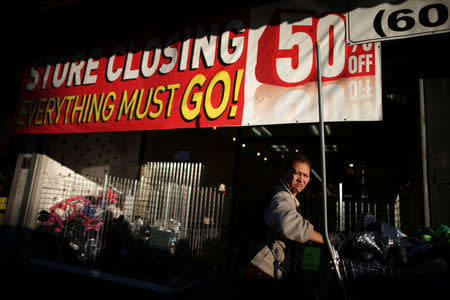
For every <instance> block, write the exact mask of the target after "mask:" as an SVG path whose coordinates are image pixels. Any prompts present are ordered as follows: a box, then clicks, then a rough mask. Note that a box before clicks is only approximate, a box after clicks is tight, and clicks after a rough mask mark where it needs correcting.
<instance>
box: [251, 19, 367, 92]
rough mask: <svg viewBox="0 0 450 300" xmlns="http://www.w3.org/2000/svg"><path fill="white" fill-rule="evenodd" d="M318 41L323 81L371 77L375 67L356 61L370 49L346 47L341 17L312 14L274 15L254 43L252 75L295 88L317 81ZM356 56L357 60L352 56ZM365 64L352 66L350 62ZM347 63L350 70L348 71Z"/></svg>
mask: <svg viewBox="0 0 450 300" xmlns="http://www.w3.org/2000/svg"><path fill="white" fill-rule="evenodd" d="M316 41H320V42H321V59H322V61H321V68H322V69H321V71H322V76H323V78H322V79H323V80H324V81H326V80H335V79H338V78H341V77H345V76H349V77H354V76H361V75H373V74H374V73H375V64H374V63H373V60H372V61H370V65H369V64H367V62H364V59H360V57H361V55H365V53H366V54H367V53H370V55H371V58H372V59H373V58H374V54H373V53H374V47H372V46H373V45H372V44H369V45H370V46H367V45H364V47H361V46H360V47H358V48H356V47H350V46H346V44H345V17H344V16H343V15H341V14H337V13H328V14H322V15H319V16H314V13H313V12H310V11H302V12H289V11H279V12H278V13H276V14H275V15H274V16H273V17H272V19H271V21H270V23H269V25H268V26H266V29H265V30H264V32H263V33H262V35H261V37H260V39H259V41H258V54H257V62H256V67H255V76H256V78H257V80H258V81H259V82H261V83H265V84H271V85H279V86H298V85H302V84H304V83H306V82H308V81H311V80H317V66H316V54H315V42H316ZM358 55H359V56H360V57H359V59H358V60H355V57H357V56H358ZM355 61H356V62H358V61H359V62H360V63H366V65H365V67H364V68H362V67H359V68H358V67H356V70H359V71H358V72H355V71H354V70H355V66H354V63H355ZM349 64H350V65H351V64H353V65H351V67H352V71H351V72H349V70H348V66H349Z"/></svg>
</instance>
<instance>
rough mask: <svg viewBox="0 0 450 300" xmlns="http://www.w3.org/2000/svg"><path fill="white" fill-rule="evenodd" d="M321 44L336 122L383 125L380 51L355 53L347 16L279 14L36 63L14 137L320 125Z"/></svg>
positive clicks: (367, 48)
mask: <svg viewBox="0 0 450 300" xmlns="http://www.w3.org/2000/svg"><path fill="white" fill-rule="evenodd" d="M267 16H268V17H267ZM204 21H205V20H204ZM260 22H263V24H259V23H260ZM256 24H259V25H256ZM316 40H321V42H322V45H323V46H322V47H323V49H322V53H324V56H323V58H322V68H323V71H322V73H323V74H324V75H323V76H324V77H323V80H324V81H325V84H324V93H325V96H326V99H328V100H326V101H327V103H326V107H328V115H329V116H331V118H328V120H329V121H344V120H377V119H380V117H381V100H380V99H381V96H380V92H379V90H380V88H381V84H380V77H379V76H380V75H379V74H380V70H379V56H378V49H377V47H375V45H374V44H364V45H358V46H346V45H345V18H344V16H343V15H340V14H337V13H327V14H315V13H314V12H310V11H287V10H279V9H273V10H263V11H258V10H255V11H253V12H251V13H250V12H248V13H245V14H243V15H242V14H241V15H240V16H233V17H230V18H224V21H222V22H217V21H215V22H206V21H205V22H204V23H201V22H197V23H196V25H193V26H185V27H184V28H182V29H181V30H179V31H175V32H173V34H169V35H164V36H159V35H158V34H148V35H145V34H144V35H142V36H141V37H139V38H137V39H133V40H130V41H128V42H125V43H119V44H117V45H115V46H113V47H105V48H102V49H95V50H92V51H91V53H89V54H88V55H80V56H77V57H72V58H70V59H59V60H56V61H55V62H51V63H44V64H35V65H33V66H31V67H30V68H28V69H27V70H25V72H24V76H23V82H22V87H21V95H20V99H19V105H18V109H17V113H16V118H15V131H16V132H18V133H60V132H94V131H95V132H100V131H124V130H149V129H167V128H193V127H209V126H241V125H261V124H278V123H292V122H294V123H295V122H313V121H315V120H316V119H317V113H316V108H315V106H316V101H317V75H316V73H317V72H316V70H317V67H316V63H315V51H314V47H315V46H314V42H315V41H316ZM367 103H369V106H367ZM364 105H365V106H364ZM333 115H336V116H334V117H333ZM333 118H335V119H336V118H337V120H335V119H333Z"/></svg>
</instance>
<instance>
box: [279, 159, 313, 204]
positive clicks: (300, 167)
mask: <svg viewBox="0 0 450 300" xmlns="http://www.w3.org/2000/svg"><path fill="white" fill-rule="evenodd" d="M310 172H311V168H310V167H309V165H308V164H307V163H304V162H300V161H296V162H294V164H293V165H292V167H291V168H290V169H289V171H288V172H287V174H285V178H284V180H285V181H286V184H287V187H288V188H289V190H290V191H291V192H292V194H294V196H296V195H297V194H298V193H300V192H301V191H303V190H304V189H305V187H306V185H307V184H308V182H309V179H310V177H309V175H310Z"/></svg>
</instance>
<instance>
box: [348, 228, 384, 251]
mask: <svg viewBox="0 0 450 300" xmlns="http://www.w3.org/2000/svg"><path fill="white" fill-rule="evenodd" d="M352 244H353V245H354V246H356V247H357V248H359V249H361V250H362V251H366V252H367V251H369V252H373V253H377V254H378V255H383V248H382V245H381V247H380V245H379V237H378V234H377V233H376V232H375V231H363V232H359V233H355V234H354V235H353V236H352Z"/></svg>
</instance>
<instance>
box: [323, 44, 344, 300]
mask: <svg viewBox="0 0 450 300" xmlns="http://www.w3.org/2000/svg"><path fill="white" fill-rule="evenodd" d="M316 63H317V83H318V93H317V94H318V102H319V127H320V154H321V162H322V194H323V198H322V206H323V207H322V209H323V227H324V228H323V229H324V240H325V245H326V246H327V248H328V251H329V253H330V256H331V258H332V263H333V266H334V269H335V271H336V275H337V277H338V280H339V283H340V284H341V285H342V276H341V272H340V271H339V268H338V265H337V262H336V256H335V253H334V252H333V250H332V247H331V243H330V239H329V237H328V214H327V207H328V206H327V174H326V161H325V131H324V119H323V107H322V106H323V105H322V73H321V68H320V42H319V41H316ZM344 295H345V291H344Z"/></svg>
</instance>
